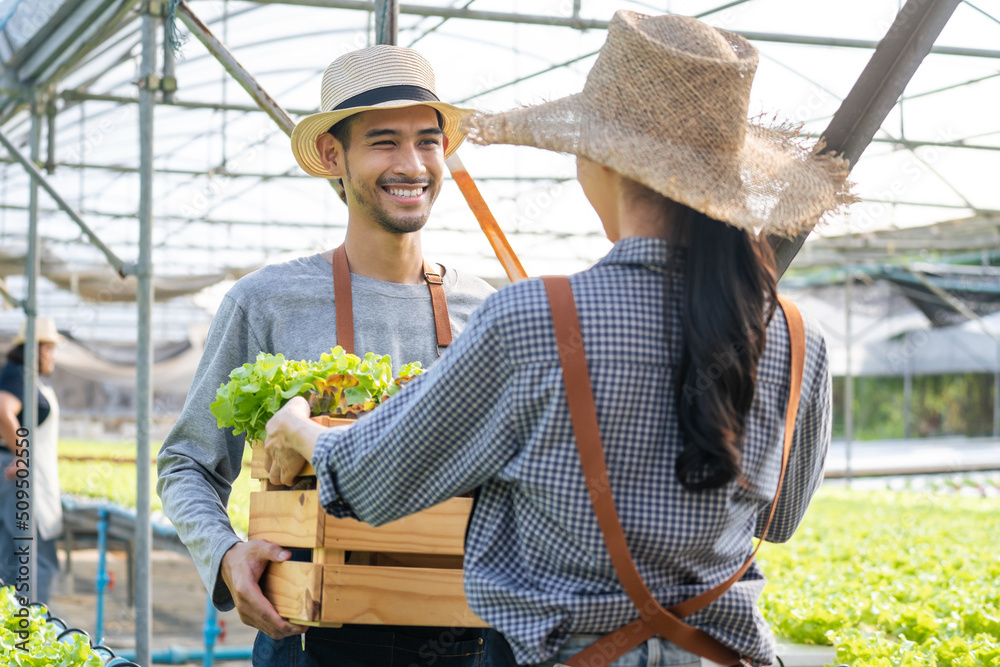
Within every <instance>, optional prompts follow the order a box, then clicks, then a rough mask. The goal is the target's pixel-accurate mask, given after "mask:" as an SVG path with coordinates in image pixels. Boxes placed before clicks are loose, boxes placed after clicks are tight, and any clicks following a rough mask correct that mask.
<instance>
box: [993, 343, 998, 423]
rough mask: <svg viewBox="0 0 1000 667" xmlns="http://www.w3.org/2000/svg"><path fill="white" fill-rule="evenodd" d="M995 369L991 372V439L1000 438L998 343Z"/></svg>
mask: <svg viewBox="0 0 1000 667" xmlns="http://www.w3.org/2000/svg"><path fill="white" fill-rule="evenodd" d="M994 363H996V368H995V370H994V371H993V437H994V438H1000V343H997V356H996V361H995V362H994Z"/></svg>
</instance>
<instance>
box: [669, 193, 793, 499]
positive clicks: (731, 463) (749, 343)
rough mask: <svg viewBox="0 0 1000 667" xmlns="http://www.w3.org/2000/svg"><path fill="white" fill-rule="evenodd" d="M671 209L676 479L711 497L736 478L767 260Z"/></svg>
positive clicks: (729, 231) (686, 211) (771, 279)
mask: <svg viewBox="0 0 1000 667" xmlns="http://www.w3.org/2000/svg"><path fill="white" fill-rule="evenodd" d="M674 206H676V207H677V208H676V209H675V210H677V214H676V215H674V216H673V220H674V222H673V226H672V231H671V241H672V243H671V245H672V246H673V247H675V248H676V247H680V246H682V245H683V246H686V247H687V248H686V252H685V253H683V254H681V255H680V256H681V257H683V258H684V259H683V260H680V259H678V260H677V261H678V264H679V265H678V266H675V267H674V270H672V271H670V272H669V275H673V274H674V272H675V271H676V270H680V272H681V273H682V274H683V276H684V296H683V301H682V306H681V317H682V325H683V331H684V348H683V352H682V354H681V360H680V369H679V373H678V376H677V384H676V394H677V415H678V419H679V422H680V433H681V436H682V437H683V439H684V446H683V448H682V450H681V453H680V456H678V458H677V464H676V472H677V478H678V480H680V482H681V484H683V485H684V487H685V488H687V489H688V490H690V491H699V490H702V489H716V488H719V487H721V486H723V485H725V484H727V483H729V482H730V481H731V480H733V479H736V478H737V477H739V476H740V474H741V451H742V448H743V441H744V439H745V436H746V417H747V413H748V412H749V411H750V406H751V405H752V404H753V397H754V386H755V385H756V382H757V362H758V361H760V357H761V355H762V354H763V353H764V343H765V332H766V329H767V324H768V322H770V320H771V316H772V315H773V314H774V309H775V306H776V305H777V279H776V278H775V269H774V255H773V253H772V252H771V247H770V246H769V245H768V244H767V242H766V240H764V239H756V238H754V237H753V236H752V235H751V234H749V233H747V232H745V231H742V230H740V229H737V228H735V227H731V226H729V225H727V224H725V223H723V222H719V221H718V220H715V219H713V218H710V217H708V216H707V215H704V214H702V213H699V212H697V211H695V210H693V209H690V208H687V207H683V206H680V205H677V204H674ZM676 256H677V255H675V257H676ZM667 293H668V294H669V293H670V290H669V289H668V291H667ZM668 308H669V307H668ZM666 316H667V317H670V313H669V310H668V311H667V313H666Z"/></svg>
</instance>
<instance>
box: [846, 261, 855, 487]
mask: <svg viewBox="0 0 1000 667" xmlns="http://www.w3.org/2000/svg"><path fill="white" fill-rule="evenodd" d="M853 282H854V277H853V276H852V275H851V265H850V264H848V265H847V282H846V283H845V287H844V301H845V306H846V312H845V314H844V345H845V349H846V351H847V359H846V366H845V368H844V460H845V465H844V471H845V474H844V478H845V479H846V480H847V484H848V485H850V483H851V477H852V475H851V447H852V446H853V444H854V443H853V440H854V375H853V373H852V369H851V345H852V344H853V341H852V340H851V339H852V336H851V285H852V283H853Z"/></svg>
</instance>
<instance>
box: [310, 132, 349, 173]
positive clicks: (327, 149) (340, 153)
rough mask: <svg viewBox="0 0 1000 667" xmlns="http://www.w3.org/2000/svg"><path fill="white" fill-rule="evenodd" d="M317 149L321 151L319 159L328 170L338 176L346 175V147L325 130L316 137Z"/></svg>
mask: <svg viewBox="0 0 1000 667" xmlns="http://www.w3.org/2000/svg"><path fill="white" fill-rule="evenodd" d="M316 150H317V151H319V160H320V162H322V163H323V166H324V167H326V169H327V171H329V172H330V173H331V174H333V175H334V176H335V177H336V178H342V177H343V176H344V147H343V146H341V145H340V142H339V141H337V139H336V138H335V137H334V136H333V135H332V134H330V133H329V132H324V133H323V134H321V135H319V136H318V137H316Z"/></svg>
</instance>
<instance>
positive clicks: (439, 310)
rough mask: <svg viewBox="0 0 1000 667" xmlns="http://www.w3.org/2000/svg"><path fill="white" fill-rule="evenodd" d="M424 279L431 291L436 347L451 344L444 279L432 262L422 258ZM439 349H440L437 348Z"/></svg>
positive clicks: (449, 319)
mask: <svg viewBox="0 0 1000 667" xmlns="http://www.w3.org/2000/svg"><path fill="white" fill-rule="evenodd" d="M424 280H426V281H427V289H429V290H430V292H431V307H432V308H434V332H435V333H436V334H437V344H438V347H439V348H440V347H448V346H449V345H451V318H450V317H449V316H448V301H447V299H445V296H444V279H443V278H442V277H441V274H440V273H438V272H437V269H436V268H434V266H433V265H432V264H429V263H428V262H427V260H426V259H425V260H424ZM439 351H440V350H439Z"/></svg>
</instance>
